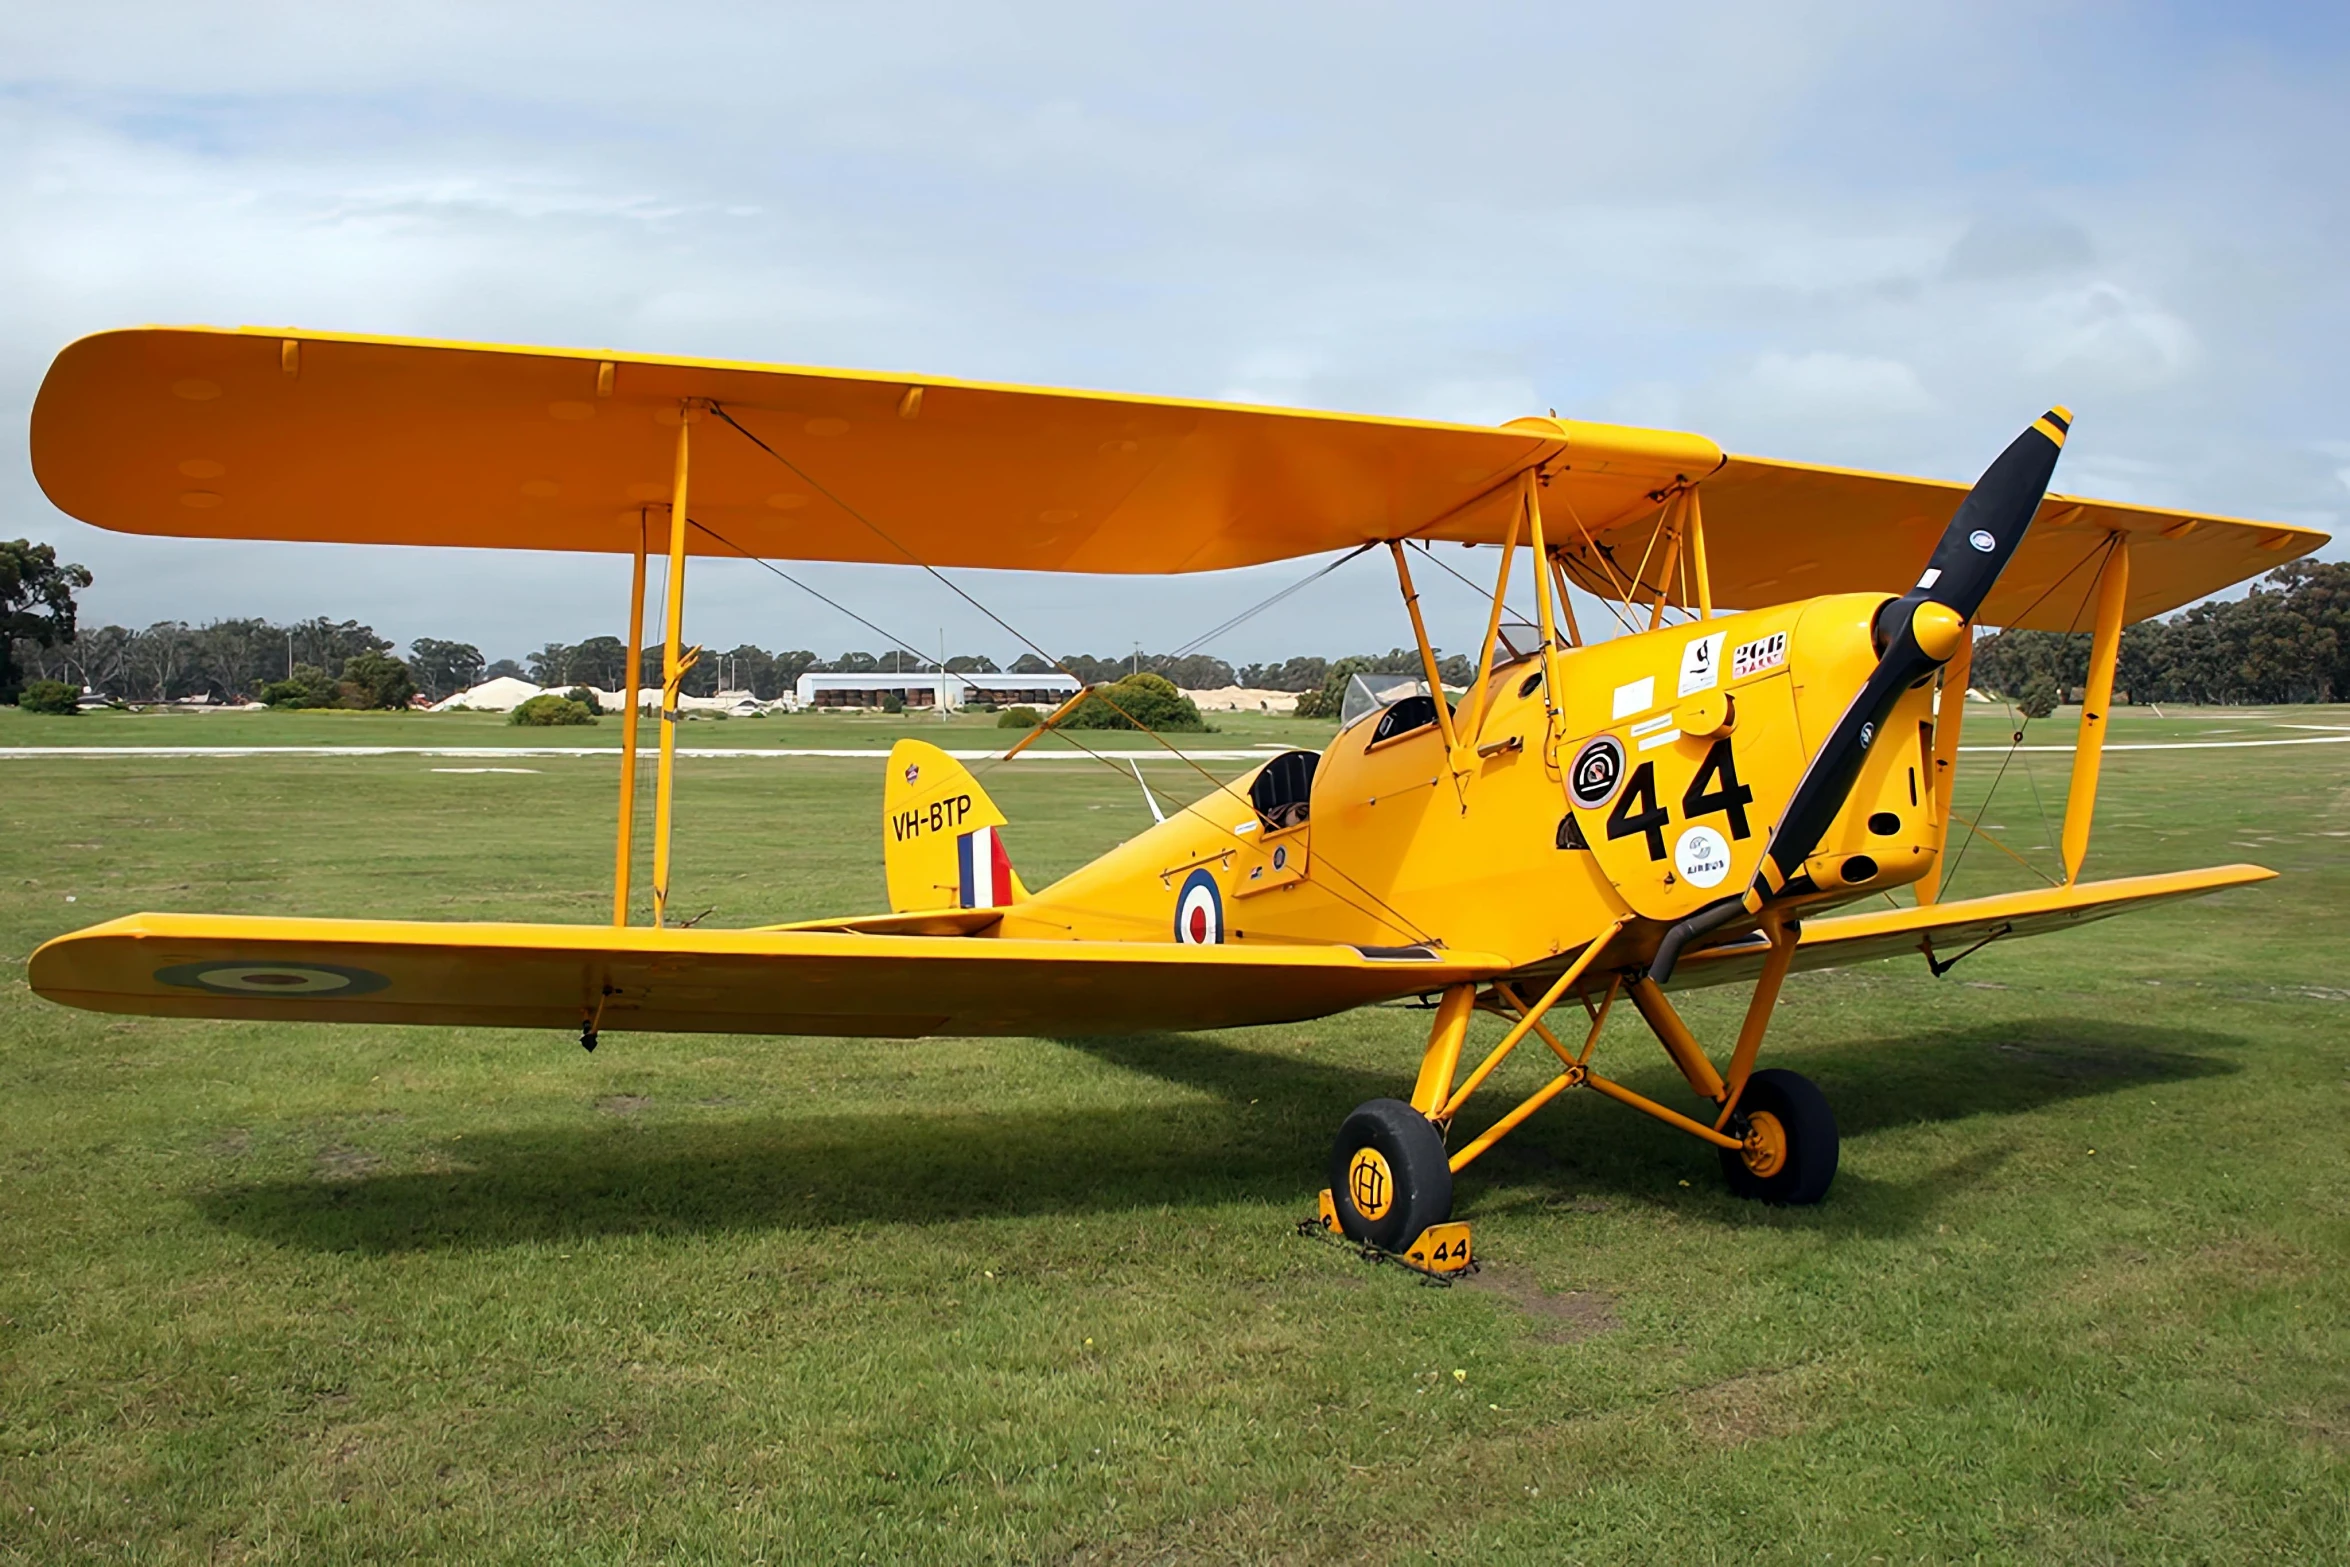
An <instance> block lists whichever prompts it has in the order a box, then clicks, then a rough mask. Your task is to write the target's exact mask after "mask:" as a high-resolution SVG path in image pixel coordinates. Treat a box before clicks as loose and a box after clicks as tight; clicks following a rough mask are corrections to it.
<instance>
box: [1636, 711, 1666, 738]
mask: <svg viewBox="0 0 2350 1567" xmlns="http://www.w3.org/2000/svg"><path fill="white" fill-rule="evenodd" d="M1672 727H1673V715H1672V714H1670V713H1659V714H1657V715H1656V716H1655V717H1654V718H1643V719H1642V720H1640V722H1638V723H1636V724H1634V725H1633V726H1632V727H1631V728H1629V729H1627V730H1625V731H1624V733H1626V734H1628V735H1630V736H1631V737H1632V738H1633V739H1635V740H1637V739H1639V738H1640V737H1641V736H1642V735H1652V734H1655V733H1656V732H1657V731H1658V730H1659V729H1670V728H1672Z"/></svg>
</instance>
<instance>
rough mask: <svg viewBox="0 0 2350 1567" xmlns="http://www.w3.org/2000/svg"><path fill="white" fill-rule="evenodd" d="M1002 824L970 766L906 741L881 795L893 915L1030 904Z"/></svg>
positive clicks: (894, 754) (894, 752)
mask: <svg viewBox="0 0 2350 1567" xmlns="http://www.w3.org/2000/svg"><path fill="white" fill-rule="evenodd" d="M1003 825H1004V813H1003V812H1002V811H1000V810H998V809H996V803H995V801H993V800H991V799H989V798H988V797H987V791H986V790H984V789H982V788H980V787H979V780H978V779H976V778H974V777H972V776H971V770H970V769H969V768H967V767H965V766H964V765H963V764H962V763H961V762H958V761H956V760H955V759H954V758H953V757H951V756H949V755H947V754H946V752H944V751H942V750H940V749H939V748H938V747H937V746H935V745H932V744H930V743H929V742H928V741H926V740H900V741H899V742H898V743H897V745H896V746H895V747H893V748H892V749H891V751H890V753H889V776H888V778H887V779H886V781H885V786H884V788H883V789H882V794H881V852H882V863H883V865H884V867H885V868H886V869H887V871H888V874H889V906H890V908H891V910H892V911H893V912H896V913H899V914H905V913H910V912H912V911H914V910H918V909H952V908H963V909H993V908H1003V907H1006V906H1008V905H1010V904H1014V903H1017V902H1019V901H1020V900H1022V899H1023V898H1026V897H1027V896H1028V889H1027V888H1026V887H1025V886H1023V885H1021V882H1020V876H1019V873H1018V872H1017V871H1015V870H1013V869H1012V860H1011V856H1010V855H1009V854H1007V853H1006V852H1005V850H1004V845H1003V839H1002V838H1001V837H1000V836H999V834H998V829H1000V828H1001V827H1002V826H1003Z"/></svg>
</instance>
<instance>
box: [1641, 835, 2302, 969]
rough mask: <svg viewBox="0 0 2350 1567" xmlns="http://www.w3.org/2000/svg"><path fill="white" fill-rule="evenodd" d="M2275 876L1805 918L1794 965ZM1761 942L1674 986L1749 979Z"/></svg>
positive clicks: (2087, 887)
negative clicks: (1831, 917)
mask: <svg viewBox="0 0 2350 1567" xmlns="http://www.w3.org/2000/svg"><path fill="white" fill-rule="evenodd" d="M2275 875H2276V872H2275V871H2272V870H2269V869H2267V868H2265V867H2263V866H2259V865H2217V866H2213V867H2212V868H2211V869H2209V870H2200V871H2169V872H2166V873H2164V874H2162V875H2160V876H2126V877H2123V878H2121V879H2120V880H2117V881H2092V882H2082V883H2079V884H2077V885H2075V886H2071V887H2042V888H2039V889H2037V890H2035V891H2031V892H2003V893H1997V894H1994V895H1993V896H1991V897H1988V898H1967V899H1965V900H1963V901H1961V902H1958V903H1929V904H1925V905H1922V906H1920V907H1917V908H1906V909H1882V910H1879V911H1877V912H1875V913H1870V914H1845V915H1839V916H1837V917H1835V918H1833V919H1816V920H1806V921H1804V924H1803V936H1802V939H1801V941H1800V942H1799V943H1798V944H1797V946H1796V948H1795V966H1796V967H1797V968H1799V969H1816V968H1832V967H1837V966H1840V965H1842V964H1846V963H1865V962H1867V961H1868V960H1869V959H1871V958H1889V957H1898V956H1900V955H1901V954H1903V953H1910V952H1918V953H1923V954H1924V955H1925V956H1926V957H1928V958H1929V959H1932V960H1933V961H1935V962H1937V963H1947V962H1950V961H1952V960H1954V959H1956V958H1958V957H1959V956H1961V955H1962V954H1964V953H1966V952H1968V951H1970V950H1972V949H1973V948H1976V947H1979V946H1983V945H1986V944H1987V943H1990V942H1994V941H2005V940H2008V939H2009V938H2011V937H2016V936H2038V935H2042V934H2044V933H2046V932H2048V931H2052V930H2069V929H2070V928H2072V927H2073V926H2075V925H2085V924H2087V923H2088V922H2089V921H2091V920H2100V919H2104V918H2106V917H2107V916H2109V915H2114V914H2122V913H2127V912H2128V911H2129V910H2131V909H2137V908H2144V907H2146V906H2147V905H2149V904H2154V903H2168V902H2170V901H2172V900H2174V899H2178V898H2199V897H2201V896H2203V894H2205V893H2207V892H2218V891H2220V890H2221V889H2222V888H2226V887H2241V886H2244V885H2246V884H2247V883H2250V882H2256V881H2267V880H2269V879H2270V878H2272V877H2274V876H2275ZM1767 946H1768V943H1767V942H1765V941H1764V940H1763V938H1762V937H1760V936H1755V937H1750V938H1749V939H1747V940H1746V941H1742V942H1733V943H1731V944H1730V945H1728V946H1724V947H1709V948H1707V949H1706V950H1704V951H1702V952H1695V953H1691V954H1690V955H1689V956H1688V957H1687V958H1686V959H1684V960H1683V962H1682V965H1681V967H1680V968H1679V969H1677V970H1676V971H1675V972H1674V974H1673V988H1674V989H1676V990H1677V989H1680V988H1682V987H1683V986H1698V985H1722V984H1729V983H1732V982H1735V981H1739V980H1747V979H1752V978H1753V977H1754V976H1755V975H1756V974H1759V973H1760V972H1761V971H1762V955H1763V952H1764V951H1765V950H1766V948H1767Z"/></svg>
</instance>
